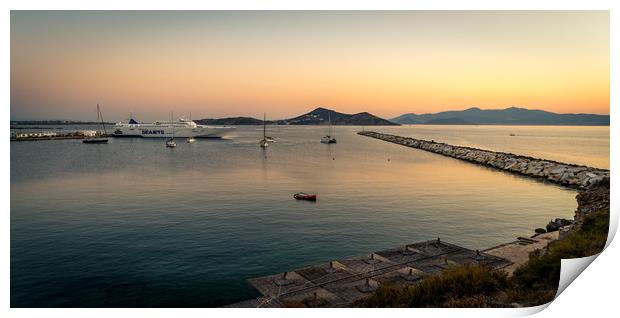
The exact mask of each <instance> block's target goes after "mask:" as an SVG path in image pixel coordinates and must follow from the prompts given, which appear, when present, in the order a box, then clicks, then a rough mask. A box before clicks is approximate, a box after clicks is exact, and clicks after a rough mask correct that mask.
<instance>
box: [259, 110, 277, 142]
mask: <svg viewBox="0 0 620 318" xmlns="http://www.w3.org/2000/svg"><path fill="white" fill-rule="evenodd" d="M272 139H273V138H272ZM258 144H259V145H260V146H261V148H267V147H269V140H268V139H267V114H263V139H261V140H260V141H259V142H258Z"/></svg>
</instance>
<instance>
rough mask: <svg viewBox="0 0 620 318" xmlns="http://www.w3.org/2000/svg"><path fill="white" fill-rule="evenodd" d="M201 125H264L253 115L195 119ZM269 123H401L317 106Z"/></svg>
mask: <svg viewBox="0 0 620 318" xmlns="http://www.w3.org/2000/svg"><path fill="white" fill-rule="evenodd" d="M195 122H196V123H197V124H200V125H262V124H263V121H262V120H261V119H256V118H253V117H227V118H218V119H214V118H204V119H199V120H195ZM266 122H267V124H268V125H273V124H275V125H327V124H329V123H330V122H331V124H332V125H356V126H398V125H400V124H397V123H393V122H390V121H389V120H386V119H383V118H380V117H377V116H375V115H373V114H371V113H369V112H361V113H355V114H345V113H340V112H337V111H335V110H332V109H328V108H324V107H317V108H315V109H314V110H312V111H310V112H308V113H305V114H303V115H299V116H297V117H292V118H288V119H279V120H271V121H270V120H267V121H266Z"/></svg>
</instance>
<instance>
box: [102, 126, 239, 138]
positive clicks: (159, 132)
mask: <svg viewBox="0 0 620 318" xmlns="http://www.w3.org/2000/svg"><path fill="white" fill-rule="evenodd" d="M233 130H235V128H234V127H198V128H189V127H175V129H174V137H175V138H189V137H194V138H222V137H223V136H224V135H225V134H226V133H229V132H231V131H233ZM112 136H114V137H142V138H172V127H144V128H143V127H116V129H115V130H114V132H113V134H112Z"/></svg>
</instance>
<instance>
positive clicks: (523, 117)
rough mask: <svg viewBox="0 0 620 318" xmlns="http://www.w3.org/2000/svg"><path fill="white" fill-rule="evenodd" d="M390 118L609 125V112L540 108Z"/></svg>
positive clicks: (465, 122) (402, 120)
mask: <svg viewBox="0 0 620 318" xmlns="http://www.w3.org/2000/svg"><path fill="white" fill-rule="evenodd" d="M390 121H392V122H395V123H399V124H405V125H411V124H421V125H432V124H434V125H571V126H590V125H591V126H609V115H597V114H584V113H579V114H574V113H568V114H558V113H553V112H549V111H545V110H540V109H527V108H522V107H515V106H512V107H508V108H505V109H480V108H478V107H470V108H467V109H464V110H450V111H444V112H439V113H426V114H420V115H418V114H415V113H407V114H402V115H400V116H397V117H395V118H392V119H390Z"/></svg>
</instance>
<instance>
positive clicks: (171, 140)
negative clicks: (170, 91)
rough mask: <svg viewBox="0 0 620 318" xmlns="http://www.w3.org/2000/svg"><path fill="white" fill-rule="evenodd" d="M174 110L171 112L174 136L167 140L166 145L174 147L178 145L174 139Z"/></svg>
mask: <svg viewBox="0 0 620 318" xmlns="http://www.w3.org/2000/svg"><path fill="white" fill-rule="evenodd" d="M172 116H173V115H172V112H170V123H171V124H172V137H171V138H169V139H168V140H166V147H168V148H174V147H176V146H177V143H176V141H174V122H173V121H172Z"/></svg>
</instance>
